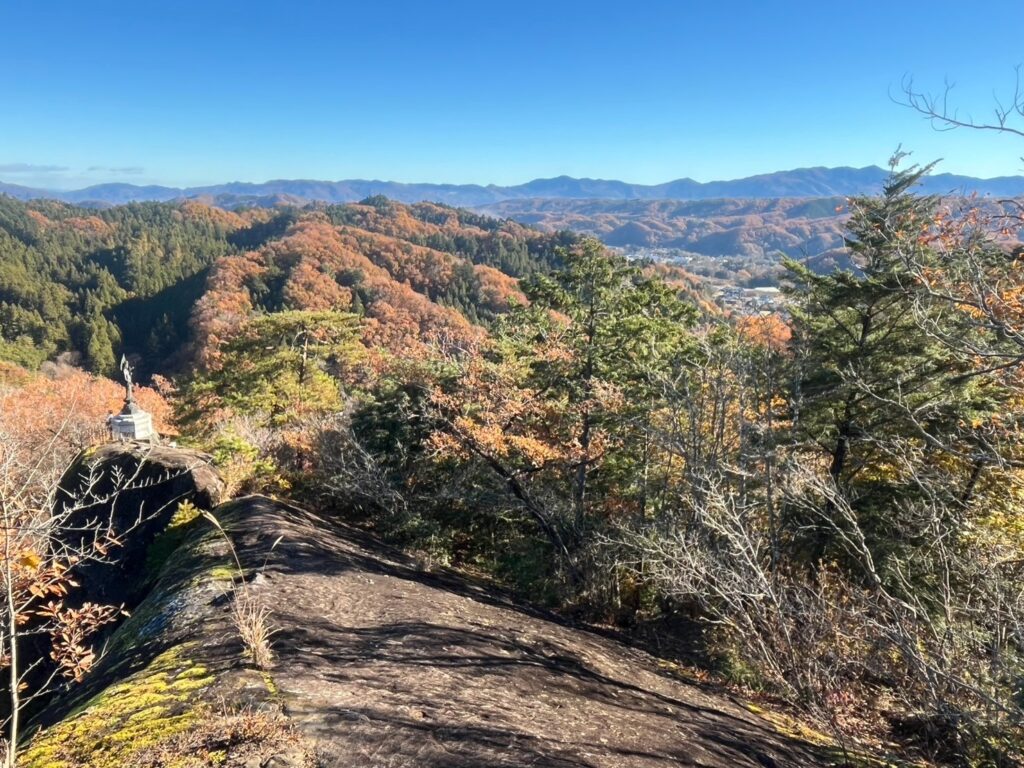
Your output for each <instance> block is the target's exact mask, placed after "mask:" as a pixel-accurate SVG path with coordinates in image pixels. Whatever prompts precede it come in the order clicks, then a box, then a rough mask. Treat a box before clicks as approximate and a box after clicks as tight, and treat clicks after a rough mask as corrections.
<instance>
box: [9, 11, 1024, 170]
mask: <svg viewBox="0 0 1024 768" xmlns="http://www.w3.org/2000/svg"><path fill="white" fill-rule="evenodd" d="M1022 28H1024V3H1021V2H1020V0H1016V1H1012V0H1010V1H1004V0H991V1H990V2H987V3H985V4H984V8H983V9H981V8H980V7H979V6H977V5H976V4H973V3H965V2H956V3H954V2H947V1H945V0H939V1H937V0H931V2H916V0H899V1H898V2H893V0H889V2H884V3H882V2H872V1H870V0H868V1H866V2H865V1H863V0H861V1H859V2H853V1H850V2H845V3H844V2H832V3H829V2H813V3H812V2H765V1H763V0H762V2H742V1H741V2H714V3H698V2H684V1H683V0H676V1H675V2H648V1H646V0H634V1H633V2H628V3H623V2H616V3H612V2H602V1H601V0H589V2H559V1H558V0H547V2H535V1H534V0H516V1H515V2H497V1H488V0H475V1H474V2H463V1H462V0H438V1H437V2H422V0H421V1H420V2H389V1H387V0H364V2H360V3H349V2H342V1H338V2H305V1H303V0H291V1H290V2H278V1H271V0H248V1H247V2H227V0H203V2H196V1H195V0H175V1H174V2H172V1H171V0H133V1H131V2H129V1H127V0H125V1H123V2H122V1H118V2H114V1H113V0H90V2H87V3H86V2H81V1H80V0H78V1H76V2H67V1H64V0H51V1H50V2H45V3H44V2H34V1H31V0H29V1H26V2H5V3H2V4H0V180H3V181H7V182H12V183H21V184H26V185H37V186H48V187H55V188H58V187H63V188H67V187H76V186H82V185H85V184H89V183H95V182H99V181H128V182H132V183H153V182H156V183H164V184H172V185H187V184H188V185H191V184H206V183H217V182H223V181H232V180H242V181H263V180H266V179H270V178H318V179H341V178H356V177H359V178H380V179H389V180H397V181H439V182H477V183H489V182H493V183H499V184H509V183H519V182H523V181H527V180H529V179H532V178H536V177H546V176H557V175H561V174H569V175H573V176H591V177H601V178H620V179H624V180H627V181H633V182H641V183H655V182H661V181H667V180H670V179H675V178H680V177H683V176H690V177H692V178H696V179H698V180H700V181H707V180H711V179H723V178H736V177H740V176H746V175H750V174H754V173H763V172H770V171H774V170H779V169H784V168H792V167H800V166H813V165H853V166H863V165H870V164H884V162H885V160H886V158H887V157H888V155H889V153H890V152H891V151H892V150H893V149H894V148H895V147H896V145H897V144H899V143H902V144H903V146H904V148H905V149H910V150H912V151H913V152H914V158H915V159H917V160H920V161H925V160H931V159H935V158H938V157H943V158H945V162H944V163H943V164H942V166H941V169H942V170H945V171H950V172H958V173H969V174H974V175H980V176H995V175H1007V174H1017V173H1022V172H1024V168H1022V166H1024V161H1022V160H1021V159H1020V157H1021V155H1024V141H1021V140H1020V139H1013V138H1012V137H1009V136H1003V135H995V134H982V133H975V132H967V131H957V132H953V133H936V132H934V131H933V130H932V129H931V128H929V126H928V124H927V123H926V122H924V121H922V120H921V119H920V118H919V117H918V116H916V115H914V114H913V113H911V112H910V111H908V110H906V109H903V108H901V107H899V106H897V105H895V104H893V102H892V101H891V100H890V97H889V93H890V91H891V90H893V89H898V86H899V82H900V79H901V78H902V77H903V76H904V75H905V74H912V75H913V76H914V77H915V79H916V80H917V81H918V83H919V84H921V85H922V86H924V87H926V88H928V89H930V90H934V89H940V88H941V86H942V83H943V79H944V78H945V77H949V78H951V79H953V80H955V81H956V83H957V87H956V89H955V91H954V97H955V99H956V100H957V103H958V104H960V105H962V106H963V108H964V109H965V110H967V111H974V112H975V114H977V115H981V114H983V113H984V112H985V111H986V110H988V109H989V107H990V105H991V99H992V93H993V90H1002V91H1006V90H1007V89H1009V88H1010V87H1012V81H1013V67H1014V66H1015V65H1017V64H1020V63H1022V62H1024V45H1022V44H1021V38H1020V34H1021V29H1022Z"/></svg>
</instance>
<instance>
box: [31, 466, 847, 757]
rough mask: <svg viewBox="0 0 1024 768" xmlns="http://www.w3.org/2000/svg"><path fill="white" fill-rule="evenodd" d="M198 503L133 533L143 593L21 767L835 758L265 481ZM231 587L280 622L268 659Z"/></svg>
mask: <svg viewBox="0 0 1024 768" xmlns="http://www.w3.org/2000/svg"><path fill="white" fill-rule="evenodd" d="M111 458H112V455H108V456H106V458H105V460H110V459H111ZM203 471H207V470H203ZM192 498H196V499H199V501H203V499H201V498H200V497H199V494H193V496H192ZM214 500H215V497H214V495H212V494H211V496H210V498H209V499H207V501H214ZM197 506H199V505H198V504H197ZM187 508H188V505H186V509H187ZM185 517H187V518H188V519H183V518H185ZM212 520H215V521H216V523H214V522H213V521H212ZM212 520H211V518H208V517H206V516H204V515H202V514H198V513H193V514H191V515H187V516H184V515H177V516H175V515H171V516H170V517H169V518H168V519H167V520H165V521H164V523H163V526H164V527H163V530H162V531H160V532H158V533H157V534H156V535H155V536H153V537H152V538H151V539H150V540H148V542H146V548H147V549H148V550H149V555H148V556H147V557H143V559H142V562H143V563H148V567H149V568H151V569H153V570H155V571H156V572H155V573H151V574H149V575H148V576H147V577H146V578H144V579H142V581H143V582H144V583H145V584H147V585H148V586H146V593H145V595H144V596H143V597H142V598H141V600H140V601H139V602H138V604H137V605H136V607H135V609H134V610H133V612H132V615H131V617H130V618H129V619H127V620H126V621H124V622H123V623H122V624H121V625H120V626H119V627H118V628H117V629H116V631H115V632H114V633H113V634H112V635H111V636H110V637H109V639H108V640H107V641H106V647H105V651H104V655H103V657H102V659H101V661H100V662H99V663H98V664H97V665H96V667H95V668H94V670H93V671H92V673H91V674H90V675H89V677H88V678H87V679H86V680H85V682H84V683H83V684H81V685H80V686H77V687H76V688H74V689H72V691H71V694H70V695H69V696H67V697H65V698H64V699H63V700H61V701H58V702H54V703H53V704H52V705H51V706H50V707H49V708H48V709H47V711H45V712H44V713H43V715H42V716H41V717H40V718H39V719H38V722H37V726H39V727H38V729H37V730H36V732H35V733H34V734H33V736H32V737H31V741H30V743H29V744H27V745H26V747H25V748H24V750H23V758H22V761H21V764H22V765H24V766H26V767H30V768H44V767H45V768H72V767H76V768H77V767H78V766H95V767H96V768H99V766H104V767H105V766H176V767H178V768H187V767H191V766H238V767H240V768H241V767H244V768H270V767H272V766H277V767H278V768H288V767H291V768H298V767H299V766H308V767H312V766H330V767H332V768H333V767H336V768H356V767H357V766H358V768H372V767H375V766H379V767H380V768H384V767H385V766H386V767H388V768H403V767H405V766H408V768H414V767H415V768H441V767H442V766H443V767H445V768H470V767H471V766H472V767H473V768H481V767H483V766H546V767H548V768H584V767H588V768H598V767H603V766H607V767H609V768H610V767H612V766H614V767H615V768H654V767H655V766H667V765H679V766H703V767H704V768H742V767H745V766H749V767H751V768H754V767H760V768H763V767H764V766H780V768H781V767H782V766H786V767H791V766H824V765H832V764H834V763H833V760H832V759H831V757H830V755H829V753H828V751H827V750H823V749H821V748H818V747H815V746H813V745H811V744H810V743H807V742H806V741H804V740H801V739H800V738H798V737H796V736H794V735H783V733H782V732H781V731H780V730H779V729H778V728H777V727H775V726H773V725H772V724H771V723H770V722H769V721H768V720H766V719H764V718H763V717H761V716H760V715H758V714H756V712H755V711H754V709H753V708H751V707H747V706H745V705H744V704H743V703H742V702H739V701H737V700H734V699H732V698H731V697H729V696H727V695H724V694H723V693H721V692H719V691H715V690H712V689H708V688H705V687H702V686H700V685H698V684H696V683H694V682H689V681H687V680H686V679H684V678H682V677H680V676H679V675H678V674H676V673H675V672H674V671H673V670H672V668H671V666H670V665H666V664H665V663H663V662H659V661H658V660H657V659H655V658H653V657H651V656H648V655H647V654H645V653H643V652H641V651H638V650H636V649H634V648H631V647H629V646H627V645H625V644H623V643H621V642H618V641H617V640H616V639H614V638H611V637H606V636H604V635H602V634H598V633H594V632H590V631H587V630H585V629H580V628H576V627H572V626H569V625H567V624H565V623H563V622H561V621H559V620H558V619H557V618H555V617H553V616H550V615H547V614H546V613H544V612H542V611H538V610H535V609H532V608H530V607H527V606H524V605H521V604H518V603H516V602H515V601H513V600H511V599H510V598H508V597H507V596H505V595H503V594H501V593H500V592H497V591H496V590H493V589H491V588H489V587H488V586H486V585H482V584H476V583H473V582H471V581H468V580H466V579H464V578H462V577H459V576H457V575H455V574H452V573H446V572H445V573H436V572H430V573H428V572H424V571H423V570H422V569H420V568H419V567H417V565H416V564H415V563H414V562H413V561H411V560H410V559H407V558H405V557H404V556H402V555H401V554H399V553H396V552H394V551H392V550H390V549H389V548H387V547H385V546H383V545H382V544H380V543H379V542H377V541H375V540H374V539H372V538H370V537H368V536H366V535H365V534H364V533H362V532H360V531H358V530H355V529H352V528H349V527H346V526H345V525H342V524H340V523H338V522H336V521H334V520H330V519H325V518H323V517H321V516H319V515H317V514H314V513H311V512H309V511H306V510H303V509H299V508H296V507H294V506H290V505H287V504H284V503H281V502H279V501H275V500H272V499H269V498H266V497H262V496H250V497H245V498H241V499H236V500H233V501H230V502H227V503H224V504H221V505H219V506H216V507H215V508H214V509H213V510H212ZM236 554H237V561H236ZM240 604H244V605H246V606H249V607H250V608H252V611H254V612H257V613H260V615H261V616H264V618H263V619H262V622H263V625H264V628H265V629H268V630H270V631H272V635H271V636H270V647H271V657H270V659H269V660H264V661H265V662H266V663H264V664H262V665H258V664H256V663H255V661H256V660H257V659H255V658H254V654H253V652H252V648H251V646H247V645H246V644H244V643H243V642H242V641H241V639H240V633H239V631H238V619H237V617H238V614H239V611H238V610H237V609H238V607H239V605H240Z"/></svg>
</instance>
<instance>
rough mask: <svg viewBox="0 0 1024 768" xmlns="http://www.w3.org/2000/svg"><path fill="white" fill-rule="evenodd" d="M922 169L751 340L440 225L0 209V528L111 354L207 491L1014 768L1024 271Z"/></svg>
mask: <svg viewBox="0 0 1024 768" xmlns="http://www.w3.org/2000/svg"><path fill="white" fill-rule="evenodd" d="M927 171H928V169H927V168H909V169H906V168H901V167H900V166H899V165H898V164H897V163H894V164H893V172H892V175H891V177H890V179H889V181H888V183H887V185H886V187H885V189H884V190H883V191H882V192H881V194H880V195H878V196H876V197H861V198H854V199H851V200H850V201H849V208H850V214H851V216H850V219H849V221H848V225H847V233H846V237H847V249H848V253H849V256H850V262H851V264H852V265H853V267H852V269H850V270H838V271H834V272H831V273H829V274H819V273H816V272H814V271H811V270H810V269H808V268H807V267H805V266H804V265H802V264H800V263H798V262H796V261H787V262H786V264H785V266H786V269H787V276H786V279H785V292H786V295H787V304H786V307H787V309H786V311H785V312H784V313H775V314H758V315H752V316H741V315H730V314H729V313H727V312H725V311H723V310H720V309H718V308H717V307H716V306H715V305H714V304H713V302H711V301H710V300H709V299H708V297H707V295H705V293H704V292H702V288H701V284H700V281H699V280H697V279H695V278H694V277H693V276H692V275H690V274H687V273H686V272H685V271H683V270H681V269H679V268H674V267H667V266H665V265H659V264H654V263H647V262H635V261H627V260H626V259H625V258H623V257H622V256H620V255H618V254H616V253H615V252H612V251H609V250H607V249H606V248H605V247H604V246H603V245H601V244H600V243H599V242H598V241H596V240H592V239H589V238H584V237H580V236H577V235H574V234H572V233H570V232H561V233H556V234H545V233H542V232H540V231H537V230H533V229H530V228H528V227H525V226H522V225H520V224H517V223H515V222H512V221H510V220H504V221H502V220H497V219H492V218H488V217H484V216H481V215H478V214H474V213H471V212H468V211H465V210H460V209H456V208H450V207H446V206H443V205H439V204H429V203H420V204H415V205H402V204H398V203H394V202H392V201H389V200H388V199H385V198H382V197H373V198H368V199H366V200H364V201H362V202H361V203H359V204H351V205H330V206H315V205H314V206H308V207H305V208H291V207H277V208H269V209H268V208H252V209H241V210H238V211H226V210H221V209H218V208H213V207H208V206H205V205H203V204H200V203H198V202H194V201H189V202H175V203H146V204H130V205H123V206H116V207H111V208H107V209H95V210H94V209H86V208H77V207H73V206H71V205H67V204H63V203H58V202H50V201H32V202H28V203H24V202H19V201H15V200H14V199H12V198H7V197H0V360H2V361H3V362H0V404H2V406H3V407H0V435H2V437H3V440H2V442H0V455H3V457H4V462H0V464H3V466H8V467H24V466H31V467H32V472H31V473H29V474H28V475H26V474H24V473H23V474H20V475H19V474H17V473H15V474H12V473H11V472H8V473H6V474H4V475H2V476H0V500H3V499H4V498H6V496H5V494H8V493H9V492H10V491H11V489H13V488H22V489H23V488H26V487H29V486H31V488H32V489H33V493H35V494H37V496H38V497H39V498H45V496H46V494H47V492H48V489H49V488H50V487H52V484H53V483H54V482H55V480H56V477H57V476H59V473H60V471H61V470H62V469H63V467H64V466H66V465H67V463H68V461H70V460H71V458H72V457H73V456H74V455H75V454H76V453H77V452H78V451H79V450H81V449H83V448H85V447H87V446H88V445H90V444H91V443H93V442H95V441H96V440H97V439H99V438H101V437H102V432H103V415H104V414H105V413H106V412H107V411H108V409H116V408H117V407H119V402H120V398H121V390H120V387H119V386H118V384H117V383H116V381H114V380H113V379H112V378H111V377H114V376H116V370H117V364H116V363H117V360H118V359H119V358H120V356H121V355H122V354H124V355H126V356H128V357H129V358H130V359H132V360H135V361H137V369H138V371H139V373H140V374H141V376H142V379H143V381H144V383H145V384H146V386H145V387H142V388H141V391H140V395H139V397H140V400H141V401H142V402H143V404H144V405H145V407H146V408H147V410H149V411H150V412H152V413H153V414H154V417H155V420H156V422H157V426H158V429H159V430H160V431H161V432H162V433H164V434H165V435H173V436H174V438H175V439H176V440H177V441H178V442H179V443H181V444H183V445H191V446H195V447H197V448H200V449H202V450H204V451H207V452H208V453H210V454H211V455H212V456H213V457H214V458H215V461H216V463H217V465H218V466H219V468H220V470H221V472H222V473H223V475H224V477H225V479H226V480H227V482H228V483H229V485H230V487H231V489H232V492H244V491H259V492H263V493H267V494H271V495H276V496H280V497H285V498H288V499H292V500H295V501H297V502H298V503H301V504H305V505H309V506H314V507H316V508H318V509H321V510H328V511H329V512H330V513H331V514H333V515H337V516H339V517H341V518H344V519H345V520H348V521H354V522H357V523H358V524H360V525H362V526H365V527H367V528H369V529H372V530H373V531H374V532H375V533H376V534H378V535H380V536H383V537H385V538H387V539H388V540H389V541H391V542H393V543H395V544H396V545H399V546H402V547H404V548H406V549H408V550H410V551H413V552H416V553H418V554H419V555H420V556H422V557H424V558H426V559H428V560H429V561H430V562H434V563H440V564H444V565H450V566H453V567H457V568H462V569H466V570H468V571H472V572H474V573H477V574H482V575H484V576H486V577H487V578H491V579H493V580H495V581H496V582H498V583H500V584H503V585H505V586H506V587H508V588H509V589H513V590H515V591H516V592H518V593H519V594H520V595H522V596H525V597H526V598H528V599H530V600H532V601H534V602H542V603H544V604H546V605H548V606H550V607H552V608H553V609H556V610H559V611H561V612H563V613H564V614H565V615H567V616H571V617H574V618H575V619H578V620H580V621H589V622H595V623H603V624H611V625H615V626H617V627H619V628H620V629H622V630H623V631H624V632H627V633H634V634H635V635H636V636H637V637H640V636H643V635H645V634H649V633H652V632H656V633H658V634H659V636H661V637H669V638H674V642H675V643H676V645H677V646H679V647H682V646H684V645H686V646H688V647H690V648H691V650H690V651H689V657H688V658H689V660H690V662H691V663H692V664H694V665H696V666H697V667H699V673H700V674H701V675H709V676H713V677H714V678H715V679H717V680H720V681H723V682H725V683H727V684H730V685H734V686H738V687H741V688H743V689H745V690H750V691H758V692H760V693H761V694H763V695H765V696H769V697H773V700H777V701H781V702H784V703H785V705H786V706H788V707H791V708H793V709H794V710H799V711H801V712H803V713H805V714H806V715H807V716H808V717H812V718H817V719H819V720H820V721H821V722H826V723H829V724H830V726H831V727H833V728H835V729H837V730H838V731H840V732H842V733H845V734H848V735H850V736H852V737H855V738H857V737H861V738H865V739H867V738H881V739H886V740H897V741H901V742H902V743H904V744H907V745H910V747H911V748H913V749H915V750H918V753H919V754H922V755H925V756H927V757H930V758H934V759H937V760H940V761H945V762H948V763H950V764H959V765H979V766H980V765H998V766H1004V765H1007V766H1008V765H1015V764H1018V763H1017V762H1016V761H1019V760H1021V759H1022V752H1021V749H1022V747H1021V744H1022V737H1024V733H1022V727H1021V722H1022V719H1021V718H1022V714H1024V711H1022V707H1024V592H1022V590H1021V587H1020V585H1021V583H1022V578H1024V523H1022V519H1024V518H1022V514H1021V505H1022V504H1024V437H1022V434H1024V433H1022V429H1024V424H1022V414H1024V379H1022V375H1024V267H1022V262H1021V259H1020V258H1019V257H1020V255H1021V254H1020V252H1019V250H1018V251H1014V250H1013V248H1012V247H1010V246H1007V245H1006V244H1005V242H1004V240H1003V238H1002V233H1003V231H1004V229H1005V226H1006V224H1005V222H1003V221H994V220H990V219H989V218H987V216H986V214H985V212H984V211H982V210H980V209H972V208H971V207H970V205H969V203H968V204H966V206H961V207H957V208H956V209H953V208H951V206H950V204H948V203H946V202H944V201H942V200H939V199H937V198H933V197H927V196H922V195H920V194H918V193H916V192H915V184H916V182H917V181H918V180H919V179H920V177H921V175H922V174H924V173H927ZM960 205H961V204H958V206H960ZM55 434H59V439H57V440H55V438H54V435H55ZM41 452H44V453H45V454H46V459H45V461H46V466H40V465H39V464H38V463H36V464H32V462H28V461H25V460H24V458H25V457H29V456H35V455H39V454H40V453H41ZM13 455H17V456H20V457H22V460H20V461H13V460H11V456H13ZM31 566H32V563H31V562H29V563H28V564H27V565H26V566H25V567H31Z"/></svg>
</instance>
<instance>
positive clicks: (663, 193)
mask: <svg viewBox="0 0 1024 768" xmlns="http://www.w3.org/2000/svg"><path fill="white" fill-rule="evenodd" d="M886 175H887V172H886V171H885V170H883V169H882V168H879V167H877V166H869V167H867V168H797V169H794V170H790V171H779V172H777V173H766V174H760V175H757V176H750V177H747V178H744V179H733V180H730V181H710V182H699V181H694V180H693V179H685V178H684V179H677V180H675V181H669V182H666V183H664V184H649V185H648V184H630V183H627V182H624V181H616V180H605V179H576V178H572V177H570V176H559V177H557V178H553V179H535V180H533V181H530V182H527V183H525V184H517V185H514V186H497V185H493V184H491V185H488V186H481V185H479V184H403V183H400V182H394V181H372V180H364V179H350V180H343V181H316V180H307V179H293V180H289V179H279V180H274V181H267V182H263V183H249V182H230V183H226V184H215V185H212V186H205V187H184V188H179V187H165V186H157V185H150V186H136V185H134V184H123V183H113V184H98V185H95V186H91V187H86V188H84V189H76V190H47V189H38V188H30V187H24V186H19V185H16V184H6V183H3V182H0V194H8V195H10V196H12V197H16V198H19V199H22V200H28V199H32V198H39V197H43V198H52V199H57V200H63V201H65V202H69V203H78V204H88V205H119V204H122V203H128V202H136V201H164V200H174V199H177V198H203V199H205V200H206V201H208V202H212V203H214V204H218V205H224V206H228V207H231V206H237V205H243V204H263V205H266V204H268V203H270V204H272V203H273V202H285V201H288V202H303V201H313V200H317V201H324V202H331V203H342V202H353V201H357V200H362V199H363V198H366V197H369V196H371V195H385V196H386V197H389V198H391V199H393V200H397V201H400V202H406V203H412V202H420V201H424V200H429V201H433V202H441V203H447V204H449V205H455V206H483V205H490V204H493V203H498V202H501V201H505V200H522V199H531V198H544V199H562V200H590V199H600V200H666V199H669V200H708V199H717V198H795V197H797V198H799V197H834V196H839V197H842V196H846V195H859V194H874V193H877V192H879V191H880V190H881V187H882V183H883V181H884V180H885V178H886ZM921 191H922V192H926V193H934V194H943V195H945V194H969V193H974V192H976V193H978V194H981V195H993V196H997V197H1014V196H1021V195H1024V176H1003V177H998V178H993V179H978V178H974V177H971V176H958V175H955V174H948V173H942V174H935V175H933V176H928V177H926V178H925V179H924V181H923V184H922V187H921Z"/></svg>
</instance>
